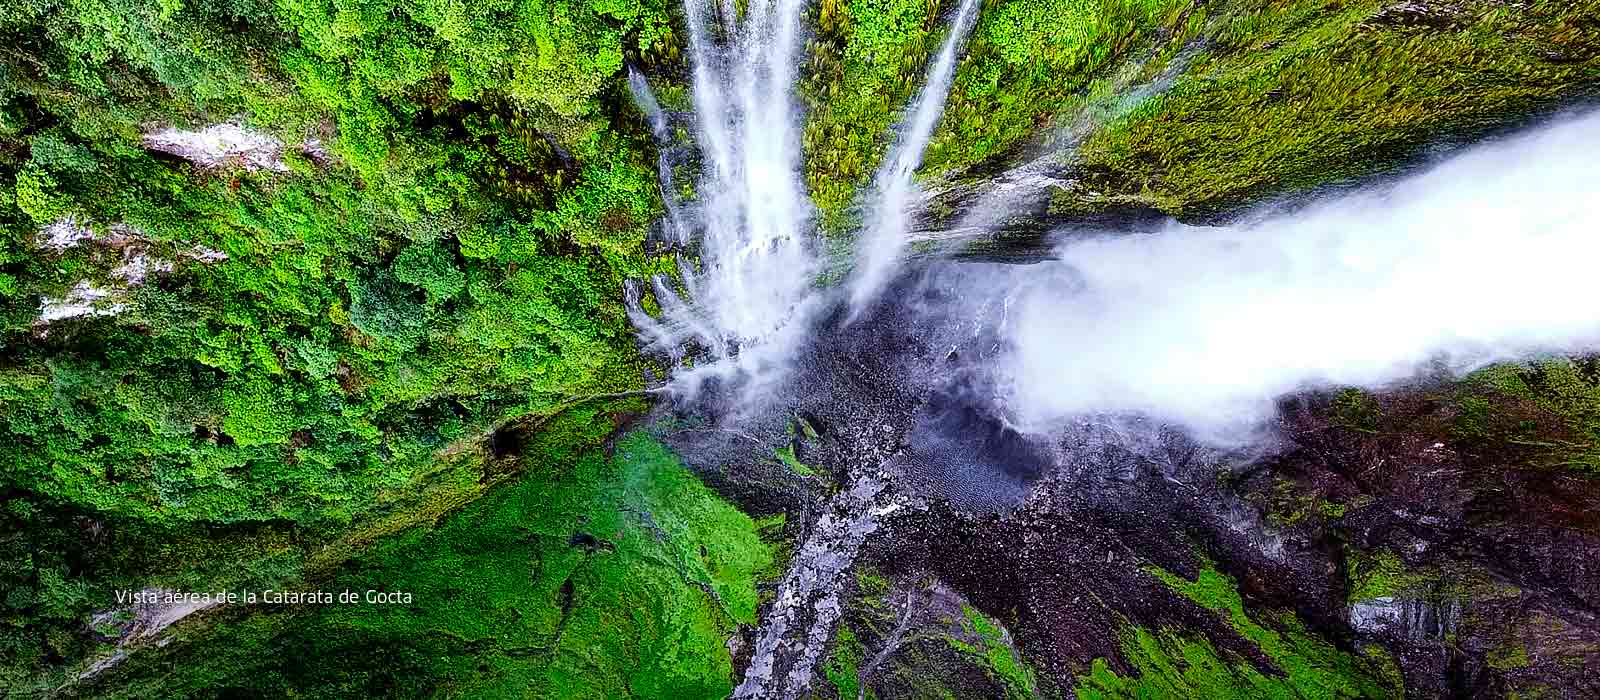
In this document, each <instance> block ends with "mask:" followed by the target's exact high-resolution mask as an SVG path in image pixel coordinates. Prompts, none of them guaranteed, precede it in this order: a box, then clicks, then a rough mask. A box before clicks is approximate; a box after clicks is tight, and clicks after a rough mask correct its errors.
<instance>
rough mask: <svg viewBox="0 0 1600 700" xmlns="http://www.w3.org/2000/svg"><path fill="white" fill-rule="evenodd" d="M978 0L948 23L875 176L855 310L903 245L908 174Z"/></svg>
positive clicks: (879, 284) (884, 278)
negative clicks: (873, 195)
mask: <svg viewBox="0 0 1600 700" xmlns="http://www.w3.org/2000/svg"><path fill="white" fill-rule="evenodd" d="M979 2H980V0H961V7H960V9H959V10H957V11H956V19H955V22H953V23H952V24H951V26H950V35H949V36H948V37H946V38H945V41H944V46H943V48H941V49H940V50H939V56H938V58H936V59H934V62H933V64H932V65H930V66H929V67H928V76H927V80H926V81H925V82H924V84H923V87H922V91H921V92H919V93H918V94H917V99H916V100H915V102H914V103H913V106H912V108H911V110H910V111H909V112H908V118H907V120H906V122H905V125H904V127H903V131H901V133H900V136H899V138H898V139H897V140H896V141H895V145H894V149H893V150H892V151H891V152H890V157H889V158H888V159H887V160H885V161H884V163H883V166H882V167H880V168H879V169H878V172H877V174H876V175H875V176H874V179H873V191H874V192H875V193H876V195H877V200H876V201H875V202H874V203H873V205H872V210H871V213H870V214H869V216H870V219H869V222H868V225H867V228H866V229H865V230H863V231H862V233H861V246H860V252H859V254H858V257H857V260H856V269H855V279H854V282H853V285H852V288H851V290H850V306H851V308H852V309H854V310H856V311H859V310H860V309H861V307H862V306H864V305H866V304H867V303H868V302H871V301H872V299H873V298H874V297H876V296H877V295H878V293H879V292H880V291H882V289H883V286H884V285H885V284H887V283H888V281H889V278H890V277H891V276H892V274H893V272H894V266H895V264H896V263H897V262H899V257H900V252H901V251H902V250H904V249H905V246H906V242H907V235H908V233H909V228H910V224H911V215H912V213H913V212H911V211H910V209H911V204H912V200H913V199H914V198H915V196H916V194H917V186H916V182H915V181H914V180H913V178H912V176H913V175H914V174H915V173H916V170H917V167H918V166H920V165H922V154H923V151H926V150H927V148H928V141H929V140H930V139H932V138H933V130H934V127H936V126H938V125H939V117H940V115H942V114H943V113H944V103H945V97H946V96H948V95H949V94H950V83H951V82H952V80H953V79H954V78H955V72H956V54H957V53H959V52H960V48H961V44H962V42H963V41H964V40H965V39H966V36H967V34H968V32H970V31H972V25H973V24H975V21H974V20H975V18H976V16H977V7H978V4H979Z"/></svg>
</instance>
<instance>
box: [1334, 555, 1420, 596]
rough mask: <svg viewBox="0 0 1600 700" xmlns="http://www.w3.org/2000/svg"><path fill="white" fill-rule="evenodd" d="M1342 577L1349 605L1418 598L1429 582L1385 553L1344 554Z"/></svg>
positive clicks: (1394, 556) (1396, 558)
mask: <svg viewBox="0 0 1600 700" xmlns="http://www.w3.org/2000/svg"><path fill="white" fill-rule="evenodd" d="M1345 576H1346V578H1347V580H1348V581H1349V584H1350V594H1349V599H1350V602H1352V603H1354V602H1359V601H1363V600H1372V599H1375V598H1395V597H1408V596H1418V595H1421V594H1422V593H1424V592H1425V591H1426V590H1427V589H1428V588H1429V586H1430V584H1431V582H1432V581H1433V578H1432V577H1431V576H1428V575H1427V574H1424V573H1421V572H1413V571H1410V570H1408V569H1407V568H1406V566H1405V563H1404V562H1402V561H1400V557H1398V556H1396V555H1395V553H1394V552H1391V551H1389V550H1386V549H1385V550H1380V551H1378V552H1376V553H1374V554H1366V553H1362V552H1360V551H1357V550H1347V552H1346V554H1345Z"/></svg>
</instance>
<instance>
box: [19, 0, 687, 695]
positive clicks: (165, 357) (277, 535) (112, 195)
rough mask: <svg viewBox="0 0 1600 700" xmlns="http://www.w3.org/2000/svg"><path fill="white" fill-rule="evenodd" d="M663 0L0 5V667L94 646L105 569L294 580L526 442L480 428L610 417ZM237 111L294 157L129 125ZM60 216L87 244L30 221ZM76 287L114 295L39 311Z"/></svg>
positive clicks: (620, 383)
mask: <svg viewBox="0 0 1600 700" xmlns="http://www.w3.org/2000/svg"><path fill="white" fill-rule="evenodd" d="M667 7H668V2H667V0H628V1H625V2H604V3H600V2H593V3H591V2H587V1H583V0H512V1H509V2H504V3H497V4H494V5H493V6H480V7H468V6H465V5H461V4H459V3H444V2H433V1H432V0H379V1H378V2H369V3H364V4H361V5H360V6H355V5H348V4H341V3H326V2H321V1H319V0H312V1H303V0H277V1H274V0H267V1H264V2H232V3H221V4H218V3H202V2H192V1H185V0H174V1H172V2H163V3H159V4H149V3H138V2H127V1H126V0H59V1H54V0H24V1H23V2H20V3H8V4H6V5H5V7H3V8H0V45H3V46H4V47H5V48H4V49H0V444H3V445H4V447H0V512H3V513H4V516H3V517H4V518H6V525H7V528H6V532H7V535H5V536H4V537H3V538H0V581H4V584H5V587H6V591H7V594H6V595H5V596H3V598H4V599H3V600H0V685H10V684H11V683H12V682H14V681H18V679H22V678H30V677H34V676H36V675H38V674H40V673H58V672H60V670H61V669H64V668H67V667H70V666H72V665H73V664H74V663H75V662H76V660H77V659H79V658H81V657H82V656H83V655H84V654H85V653H88V652H89V651H90V650H91V649H92V648H93V647H94V646H95V644H96V643H95V642H94V641H93V639H92V636H91V635H90V634H89V632H87V631H86V630H85V629H84V628H85V625H84V622H83V621H84V620H85V619H86V615H87V614H88V613H89V612H90V611H92V610H97V609H104V608H106V607H109V603H108V601H110V600H111V596H110V595H109V591H110V590H112V589H113V588H139V587H142V586H145V585H157V584H160V585H169V586H186V587H199V588H211V587H213V586H216V585H222V584H233V583H238V584H240V585H244V584H246V583H248V584H249V585H261V586H268V585H282V584H283V583H284V582H287V581H294V580H297V579H298V578H299V577H301V576H303V575H308V574H309V573H310V572H314V571H323V570H327V569H328V568H330V567H332V566H336V565H337V564H339V563H340V561H342V560H343V558H344V557H347V556H349V555H351V554H352V553H354V552H357V551H359V550H360V549H361V547H363V546H364V545H365V544H367V543H368V542H371V541H372V540H374V539H375V538H378V537H379V536H381V535H384V534H387V533H392V532H396V531H399V530H403V529H405V528H407V527H410V526H413V525H415V524H417V523H419V522H426V521H428V520H429V519H431V518H436V517H438V516H439V515H440V514H442V513H443V512H445V511H448V510H450V509H453V508H457V507H460V506H461V505H463V504H464V503H467V502H469V501H471V500H472V499H474V498H476V497H478V496H480V495H482V494H483V493H485V492H486V491H487V489H488V487H489V486H490V485H493V484H494V483H497V482H498V481H500V480H502V479H503V478H505V477H506V476H507V475H508V474H509V473H510V472H513V471H515V470H516V469H518V468H520V465H521V464H522V463H521V462H519V461H518V460H515V459H506V458H505V455H499V456H496V458H494V459H485V458H484V457H483V456H482V455H481V454H479V448H478V447H477V443H479V442H480V441H481V440H482V439H483V437H484V436H486V435H488V434H490V433H491V432H493V431H495V430H496V429H498V428H501V427H503V426H507V425H537V426H542V427H544V428H545V429H547V430H552V431H554V432H552V433H551V435H550V436H548V439H546V440H545V442H544V443H542V444H545V445H547V446H548V445H550V444H552V442H551V441H557V440H565V441H567V442H565V443H564V444H561V445H560V446H559V447H558V448H557V447H551V448H550V449H559V450H570V449H584V448H586V447H587V446H589V445H593V444H594V443H595V441H596V439H597V438H596V437H595V436H594V435H592V434H591V433H593V431H594V430H595V429H598V430H599V431H600V433H601V435H602V436H603V434H604V433H605V432H608V431H609V430H610V426H611V424H612V423H611V421H610V420H609V418H608V416H607V414H605V413H603V412H594V409H595V407H594V406H578V407H577V408H574V406H575V403H574V399H575V398H579V397H583V396H587V395H593V394H606V393H612V392H617V391H622V390H628V389H633V388H637V387H638V386H639V383H640V381H641V379H640V376H641V375H640V372H639V369H638V367H637V362H638V360H637V358H636V355H635V351H634V349H633V346H632V342H631V338H630V335H629V332H628V328H627V324H626V318H625V314H624V312H623V308H622V300H621V286H622V280H623V279H624V278H625V277H628V276H633V275H637V274H640V273H641V272H643V271H646V270H649V269H652V268H651V266H652V265H653V264H654V263H651V262H650V261H648V260H647V259H646V258H645V256H644V255H643V253H642V249H641V243H642V240H643V235H644V231H645V228H646V225H647V223H648V222H649V220H650V219H651V218H652V217H654V216H655V215H656V213H657V212H658V210H659V202H658V201H657V198H656V196H655V185H654V164H653V160H652V159H651V158H650V157H649V156H648V155H647V154H646V153H645V150H646V145H647V144H648V135H647V134H645V133H644V132H643V127H642V125H640V124H638V123H637V117H636V116H635V115H633V114H632V113H631V112H619V110H617V109H616V108H615V107H614V106H613V105H614V103H615V102H616V100H617V95H618V92H617V91H618V90H619V89H620V86H621V83H620V80H619V76H620V70H621V68H622V64H623V60H624V58H625V57H632V58H633V59H634V60H637V61H640V62H642V63H644V64H646V65H649V64H652V63H656V62H662V61H670V60H673V59H674V57H675V56H676V53H677V49H676V48H675V43H674V42H675V39H674V38H673V35H672V31H671V29H670V27H669V14H668V12H667ZM224 120H234V121H237V122H239V123H242V124H244V125H246V126H247V127H249V128H250V129H252V130H255V131H259V132H262V133H265V134H270V135H273V136H275V137H277V138H279V139H281V140H282V141H283V143H285V144H287V145H286V146H285V147H284V148H283V150H282V153H281V157H282V159H283V161H284V165H285V168H284V170H283V171H281V172H279V171H276V170H273V169H265V170H252V169H250V168H247V167H245V165H244V164H243V163H242V162H234V161H228V162H225V163H223V164H222V165H219V166H215V167H198V166H194V165H191V164H189V163H187V162H184V161H181V160H180V159H177V158H174V157H169V156H165V155H159V154H154V153H152V152H150V151H148V150H146V149H145V148H144V145H143V144H142V143H141V140H140V139H141V134H142V133H144V132H145V131H146V130H148V129H150V128H152V126H154V125H167V124H171V125H175V126H178V127H180V128H181V127H186V126H187V127H199V126H204V125H207V124H213V123H218V122H222V121H224ZM307 139H317V140H319V141H320V146H318V148H317V149H307V150H305V151H302V150H301V149H300V147H299V144H301V143H302V142H306V141H307ZM69 219H70V220H71V221H72V222H77V224H78V225H81V226H84V227H87V228H88V229H90V230H92V231H93V232H94V234H95V236H96V240H86V241H81V242H79V243H78V244H77V245H73V246H71V247H67V248H65V249H64V250H60V251H55V250H49V249H46V248H45V247H43V246H42V244H43V243H44V240H45V238H46V236H47V233H48V232H46V231H44V229H45V227H47V226H51V225H54V224H57V223H58V222H62V221H65V220H69ZM205 251H209V252H207V253H206V254H204V255H202V254H201V253H202V252H205ZM212 253H215V255H213V254H212ZM222 254H225V256H226V259H221V255H222ZM138 255H144V256H148V258H149V259H151V260H155V261H166V262H168V263H170V265H171V270H170V271H165V272H163V271H161V270H160V268H159V266H158V267H156V268H154V269H153V270H151V271H149V272H148V273H147V274H146V275H145V277H144V279H143V280H142V281H140V282H137V283H136V282H134V281H132V280H128V279H124V276H125V273H124V272H121V271H120V270H121V268H123V267H125V266H126V265H127V264H128V263H129V261H130V260H132V259H134V257H136V256H138ZM80 282H85V283H88V284H92V285H94V286H96V287H100V288H105V289H108V290H111V293H112V298H111V299H109V300H108V301H106V302H105V303H104V304H103V305H102V306H103V308H114V309H116V310H117V313H108V314H103V315H88V316H82V317H77V318H64V319H58V320H53V321H50V322H49V323H48V324H44V323H43V322H41V321H39V320H38V317H39V314H40V308H41V304H43V303H45V302H46V300H48V299H51V298H56V299H59V298H63V297H66V296H68V294H69V291H70V290H72V289H73V288H74V287H75V286H76V285H78V284H80ZM636 406H637V405H636V404H634V405H632V406H631V407H636ZM612 407H613V408H616V407H617V406H615V405H613V406H612ZM562 411H568V412H573V413H577V414H582V415H583V416H585V418H586V419H587V420H588V422H589V423H588V425H586V426H577V427H576V429H575V426H574V425H573V424H572V423H570V422H568V421H564V420H554V421H552V420H551V417H552V416H555V415H556V414H558V413H559V412H562ZM516 430H518V429H516V428H513V432H515V431H516ZM541 449H543V448H541ZM545 456H546V454H545V453H543V452H540V451H538V450H535V451H533V452H529V453H526V457H527V458H528V460H530V461H536V460H538V459H541V458H543V457H545ZM85 531H88V532H90V533H93V534H91V536H89V537H84V536H83V535H82V534H81V533H82V532H85ZM51 552H57V553H51Z"/></svg>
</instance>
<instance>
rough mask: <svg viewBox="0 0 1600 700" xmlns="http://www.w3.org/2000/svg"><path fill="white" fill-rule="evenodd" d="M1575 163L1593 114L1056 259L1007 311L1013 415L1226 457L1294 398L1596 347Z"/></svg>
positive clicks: (1594, 129) (1586, 181) (1597, 125)
mask: <svg viewBox="0 0 1600 700" xmlns="http://www.w3.org/2000/svg"><path fill="white" fill-rule="evenodd" d="M1595 153H1600V113H1597V114H1591V115H1588V116H1586V117H1583V118H1580V119H1577V120H1572V121H1568V122H1565V123H1562V124H1559V125H1556V126H1553V127H1548V128H1544V129H1541V130H1539V131H1537V132H1534V133H1531V134H1525V135H1521V136H1517V137H1514V138H1509V139H1504V140H1501V141H1498V142H1492V143H1489V144H1487V145H1484V146H1480V147H1476V148H1473V149H1472V150H1470V151H1468V152H1467V153H1465V154H1464V155H1461V156H1459V157H1456V158H1453V159H1451V160H1449V161H1447V162H1445V163H1443V164H1442V165H1440V166H1439V167H1437V168H1434V169H1433V170H1431V171H1429V172H1427V173H1424V174H1421V175H1418V176H1415V177H1411V178H1408V179H1406V180H1403V181H1401V182H1400V183H1398V184H1397V185H1396V186H1394V187H1392V188H1386V189H1385V190H1384V191H1382V192H1375V193H1374V192H1368V193H1362V194H1356V195H1351V196H1345V197H1341V198H1338V199H1335V200H1333V201H1330V202H1326V203H1323V204H1321V205H1318V206H1314V207H1312V208H1310V209H1307V210H1305V211H1300V212H1296V213H1294V214H1293V215H1290V216H1269V217H1267V218H1265V219H1263V220H1260V221H1258V222H1255V223H1252V224H1247V225H1237V226H1231V227H1226V228H1197V227H1187V226H1176V225H1175V226H1173V227H1171V228H1169V229H1168V230H1166V231H1164V232H1162V233H1159V234H1154V235H1149V236H1123V237H1110V238H1096V239H1091V240H1081V241H1077V242H1072V243H1069V244H1067V245H1065V246H1064V247H1062V248H1061V249H1060V250H1059V251H1058V252H1059V255H1060V261H1059V262H1054V263H1047V264H1046V265H1044V266H1040V267H1039V268H1038V272H1037V273H1036V274H1035V275H1032V276H1030V278H1029V279H1030V280H1032V281H1030V283H1029V284H1030V286H1029V287H1027V288H1025V289H1023V290H1021V291H1020V293H1019V297H1018V308H1017V313H1016V315H1015V317H1014V324H1013V326H1012V328H1011V330H1010V331H1009V333H1010V335H1011V340H1012V342H1013V343H1014V346H1015V347H1014V351H1013V352H1012V356H1011V358H1010V366H1009V367H1008V368H1006V369H1007V371H1008V372H1009V374H1010V376H1011V383H1012V386H1011V387H1010V390H1009V393H1010V396H1011V399H1012V401H1013V403H1014V406H1013V408H1014V409H1015V410H1016V412H1017V414H1018V417H1019V418H1020V419H1021V420H1022V422H1023V423H1024V424H1025V425H1027V426H1029V427H1031V428H1034V429H1039V430H1048V429H1049V428H1050V426H1052V425H1058V424H1059V421H1061V420H1063V419H1066V418H1068V417H1071V416H1074V415H1082V414H1089V413H1105V412H1127V413H1142V414H1146V415H1149V416H1153V417H1155V418H1158V419H1161V420H1169V421H1176V422H1179V423H1181V424H1184V425H1186V426H1187V427H1189V428H1191V429H1193V430H1195V431H1196V432H1197V433H1198V434H1199V435H1200V436H1201V437H1203V438H1207V439H1211V440H1216V441H1227V442H1233V441H1237V440H1241V439H1247V438H1248V437H1249V434H1248V431H1249V430H1250V429H1252V428H1256V427H1259V426H1261V425H1262V424H1263V423H1264V422H1265V421H1266V420H1268V419H1270V417H1271V416H1272V415H1273V403H1272V402H1273V399H1274V398H1275V397H1277V396H1281V395H1284V394H1288V393H1291V392H1294V391H1296V390H1300V389H1303V388H1308V387H1314V386H1342V385H1355V386H1367V387H1380V386H1383V385H1385V384H1388V383H1392V382H1394V381H1397V380H1400V379H1403V378H1406V377H1410V376H1414V375H1416V374H1417V373H1418V372H1420V371H1422V370H1424V369H1426V368H1427V367H1428V366H1430V364H1431V363H1435V362H1441V361H1442V362H1443V363H1445V366H1446V367H1448V368H1449V369H1451V370H1453V371H1466V370H1470V369H1472V368H1475V367H1479V366H1482V365H1484V364H1486V363H1490V362H1495V361H1503V360H1508V359H1517V358H1524V357H1528V356H1531V355H1535V354H1539V353H1546V352H1561V351H1575V350H1579V349H1585V348H1595V347H1600V345H1597V343H1600V310H1597V309H1596V307H1595V305H1594V302H1595V300H1596V299H1600V274H1597V273H1596V271H1595V261H1596V260H1600V210H1597V206H1600V205H1597V202H1600V159H1597V158H1595V157H1594V154H1595Z"/></svg>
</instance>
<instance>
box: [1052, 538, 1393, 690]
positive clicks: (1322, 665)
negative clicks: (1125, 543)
mask: <svg viewBox="0 0 1600 700" xmlns="http://www.w3.org/2000/svg"><path fill="white" fill-rule="evenodd" d="M1150 572H1151V574H1152V575H1154V576H1156V577H1157V578H1159V579H1161V580H1162V581H1163V582H1165V583H1166V584H1167V585H1168V586H1171V587H1172V588H1173V589H1174V590H1176V591H1178V592H1179V593H1182V594H1183V595H1184V596H1185V597H1187V598H1189V599H1190V600H1192V601H1193V602H1194V603H1195V604H1197V605H1199V606H1201V607H1204V608H1206V609H1209V610H1212V611H1215V612H1216V613H1217V614H1219V615H1222V616H1223V617H1224V618H1225V620H1226V621H1227V623H1228V624H1229V625H1230V626H1231V627H1232V628H1233V630H1234V631H1235V632H1236V633H1237V634H1238V635H1239V636H1240V637H1242V638H1244V639H1246V640H1249V642H1251V643H1252V644H1254V645H1255V646H1256V647H1257V648H1258V649H1260V651H1261V654H1262V655H1263V656H1264V657H1266V658H1267V659H1268V660H1269V661H1270V662H1271V664H1272V667H1271V668H1265V669H1263V668H1257V667H1256V666H1255V665H1254V664H1253V663H1252V662H1251V661H1250V660H1249V659H1240V658H1233V657H1232V656H1231V655H1229V654H1225V653H1223V652H1219V651H1218V649H1217V647H1216V646H1215V645H1214V643H1213V642H1212V641H1211V640H1208V639H1205V638H1203V637H1192V636H1188V635H1186V634H1185V633H1184V632H1183V631H1180V630H1167V629H1157V630H1149V629H1143V628H1138V627H1130V628H1128V629H1126V630H1125V631H1124V633H1123V654H1124V658H1125V660H1126V661H1127V663H1128V664H1130V665H1131V666H1133V668H1134V673H1133V674H1130V675H1121V674H1118V673H1116V672H1114V671H1113V670H1112V668H1111V666H1110V665H1109V664H1107V663H1106V661H1105V660H1103V659H1096V660H1095V662H1094V664H1093V666H1092V668H1091V669H1090V671H1089V673H1087V674H1085V675H1083V676H1080V677H1079V678H1078V686H1077V689H1076V693H1077V697H1079V698H1156V697H1171V698H1189V697H1192V698H1200V697H1217V698H1220V697H1238V698H1318V699H1322V698H1326V699H1328V700H1332V699H1335V698H1389V697H1400V696H1401V695H1402V694H1403V692H1404V691H1403V689H1402V687H1401V685H1400V680H1399V678H1398V674H1397V673H1395V672H1393V671H1392V669H1391V665H1392V664H1391V662H1389V661H1388V660H1387V658H1386V656H1385V655H1384V653H1383V652H1382V651H1381V650H1376V648H1374V649H1373V651H1372V652H1371V653H1369V654H1367V655H1365V656H1357V655H1354V654H1350V653H1348V652H1344V651H1341V650H1339V649H1336V648H1335V647H1334V646H1333V645H1332V644H1330V643H1329V642H1328V641H1327V640H1324V639H1322V638H1320V637H1318V636H1316V635H1315V634H1313V633H1311V632H1309V631H1307V630H1306V629H1305V628H1304V627H1303V625H1301V624H1300V623H1299V621H1298V620H1297V619H1296V618H1295V616H1294V614H1293V613H1283V614H1280V615H1276V616H1272V619H1271V621H1270V623H1269V622H1263V621H1260V620H1262V617H1261V616H1262V613H1260V612H1255V613H1252V612H1250V611H1248V610H1247V609H1246V608H1245V606H1244V602H1243V600H1242V599H1241V598H1240V597H1239V593H1238V590H1237V589H1236V588H1235V584H1234V581H1233V579H1231V578H1229V577H1228V576H1227V575H1225V574H1222V573H1219V572H1218V571H1216V570H1215V569H1212V568H1205V569H1202V570H1201V571H1200V575H1199V576H1198V577H1197V578H1196V579H1195V580H1193V581H1189V580H1187V579H1184V578H1182V577H1180V576H1176V575H1174V574H1172V573H1170V572H1167V571H1165V570H1162V569H1159V568H1154V567H1152V568H1151V569H1150Z"/></svg>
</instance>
